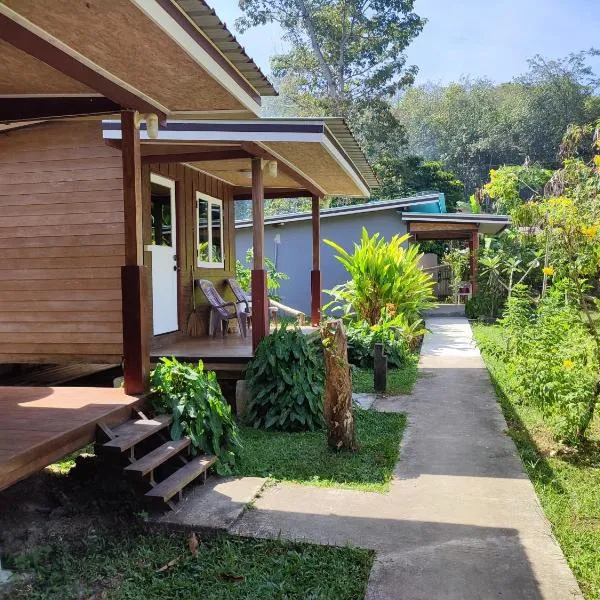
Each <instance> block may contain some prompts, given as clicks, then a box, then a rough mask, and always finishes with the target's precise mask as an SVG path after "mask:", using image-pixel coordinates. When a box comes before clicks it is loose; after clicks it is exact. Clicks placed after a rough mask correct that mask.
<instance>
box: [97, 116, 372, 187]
mask: <svg viewBox="0 0 600 600" xmlns="http://www.w3.org/2000/svg"><path fill="white" fill-rule="evenodd" d="M103 131H104V138H105V139H107V140H112V141H113V142H117V143H118V142H119V141H120V139H121V131H120V124H119V122H118V121H103ZM141 139H142V160H144V161H145V162H154V163H161V162H181V163H185V164H189V165H190V166H192V167H193V168H195V169H198V170H199V171H202V172H204V173H207V174H209V175H212V176H214V177H217V178H219V179H221V180H223V181H225V182H226V183H228V184H230V185H233V186H235V188H236V190H235V196H236V197H239V198H241V197H244V194H249V193H250V187H251V171H250V159H251V157H252V156H258V157H260V158H263V159H265V160H275V161H277V175H276V176H273V175H271V174H269V169H265V170H264V186H265V191H267V192H268V191H272V192H273V194H275V193H276V192H277V191H279V192H280V193H281V194H283V195H294V193H296V195H298V196H301V195H319V196H325V195H339V196H354V197H368V196H369V195H370V186H371V185H372V184H374V183H375V184H376V183H377V180H376V179H375V177H374V175H373V172H372V171H371V168H370V166H369V165H368V163H367V162H366V159H365V158H364V156H363V155H362V152H361V151H360V147H359V146H358V144H357V143H356V141H355V140H354V138H353V137H351V136H350V137H347V138H344V139H343V140H338V139H337V138H336V136H334V135H333V134H332V133H331V131H330V130H329V129H328V127H327V121H326V120H314V119H311V120H301V119H297V120H280V119H261V120H258V119H257V120H252V121H169V123H167V124H166V125H165V126H162V127H161V128H160V130H159V135H158V139H154V140H152V139H149V138H148V136H147V134H146V131H145V130H144V129H143V126H142V131H141ZM357 153H360V156H362V157H363V158H362V160H363V163H361V164H360V165H357V164H356V162H355V160H356V158H355V159H352V158H350V156H351V154H354V156H355V157H356V156H357ZM247 197H248V196H247Z"/></svg>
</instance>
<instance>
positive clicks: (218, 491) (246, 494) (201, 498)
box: [153, 477, 267, 533]
mask: <svg viewBox="0 0 600 600" xmlns="http://www.w3.org/2000/svg"><path fill="white" fill-rule="evenodd" d="M266 482H267V480H266V479H265V478H263V477H226V478H220V477H210V478H209V479H208V480H207V482H206V483H205V484H204V485H198V486H196V487H195V488H194V489H193V490H191V491H190V492H188V493H187V494H186V495H185V496H184V498H183V500H182V501H181V502H180V503H179V504H178V505H177V509H176V510H173V511H169V512H165V513H163V514H161V515H159V516H157V517H156V518H154V519H153V522H154V523H155V524H157V525H161V526H165V527H169V528H173V529H184V530H193V531H199V532H202V531H203V532H206V533H218V532H226V531H227V530H228V529H229V528H230V527H231V526H232V525H233V523H234V522H235V521H236V519H238V518H239V517H240V515H241V514H242V513H243V512H244V510H245V508H246V506H247V505H248V504H249V503H251V502H252V501H253V500H254V498H255V497H256V496H257V494H259V493H260V491H261V490H262V488H263V487H264V485H265V483H266Z"/></svg>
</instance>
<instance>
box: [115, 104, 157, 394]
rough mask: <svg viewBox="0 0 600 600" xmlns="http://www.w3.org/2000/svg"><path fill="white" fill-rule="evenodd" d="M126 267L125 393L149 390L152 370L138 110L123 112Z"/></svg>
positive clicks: (123, 278)
mask: <svg viewBox="0 0 600 600" xmlns="http://www.w3.org/2000/svg"><path fill="white" fill-rule="evenodd" d="M121 131H122V161H123V213H124V220H125V266H124V267H122V268H121V293H122V313H123V374H124V379H125V392H126V393H127V394H141V393H143V392H145V391H146V385H147V380H148V373H149V370H150V352H149V342H150V339H149V335H150V331H149V327H148V323H149V307H148V268H147V267H145V266H144V264H143V261H144V259H143V240H142V170H141V158H140V156H141V153H140V134H139V131H138V130H137V128H136V126H135V111H134V110H123V111H121Z"/></svg>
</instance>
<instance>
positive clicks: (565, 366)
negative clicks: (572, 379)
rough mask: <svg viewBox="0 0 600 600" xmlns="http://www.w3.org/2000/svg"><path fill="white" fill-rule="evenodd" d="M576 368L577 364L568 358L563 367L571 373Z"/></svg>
mask: <svg viewBox="0 0 600 600" xmlns="http://www.w3.org/2000/svg"><path fill="white" fill-rule="evenodd" d="M574 366H575V364H574V363H573V361H572V360H569V359H568V358H567V360H565V361H564V362H563V367H564V368H565V369H567V371H570V370H571V369H572V368H573V367H574Z"/></svg>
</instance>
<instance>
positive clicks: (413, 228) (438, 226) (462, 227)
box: [408, 221, 479, 233]
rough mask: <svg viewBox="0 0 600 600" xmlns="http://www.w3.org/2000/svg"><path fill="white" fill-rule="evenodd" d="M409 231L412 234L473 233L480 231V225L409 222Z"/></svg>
mask: <svg viewBox="0 0 600 600" xmlns="http://www.w3.org/2000/svg"><path fill="white" fill-rule="evenodd" d="M408 223H409V231H410V232H411V233H416V232H425V231H439V232H443V231H447V232H453V231H454V232H459V233H464V232H471V231H478V230H479V224H478V223H439V222H431V221H429V222H427V221H409V222H408Z"/></svg>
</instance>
